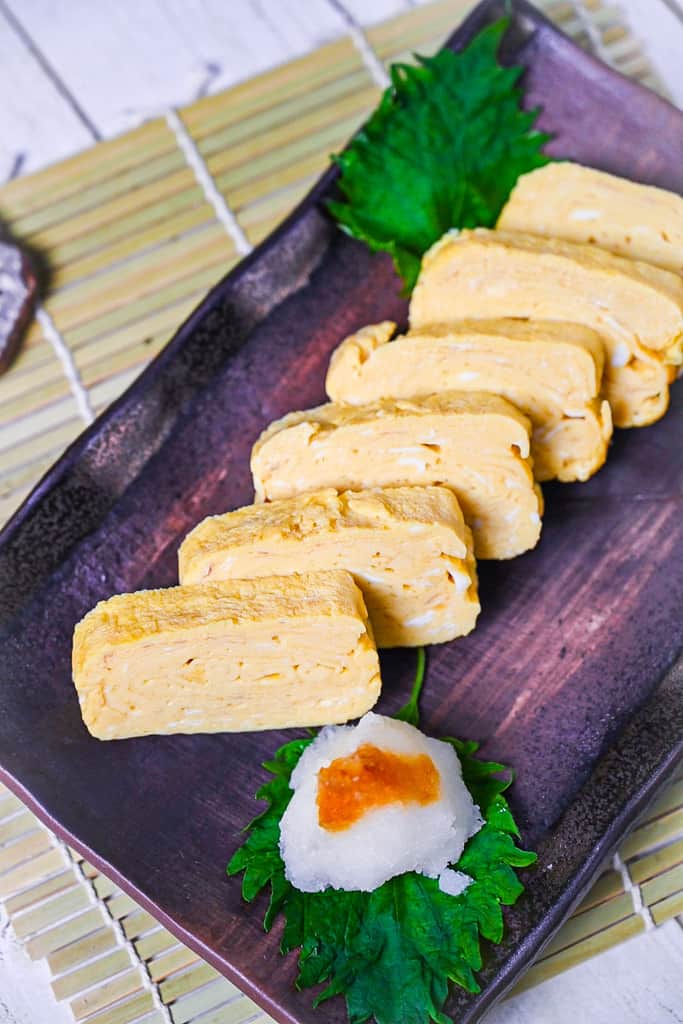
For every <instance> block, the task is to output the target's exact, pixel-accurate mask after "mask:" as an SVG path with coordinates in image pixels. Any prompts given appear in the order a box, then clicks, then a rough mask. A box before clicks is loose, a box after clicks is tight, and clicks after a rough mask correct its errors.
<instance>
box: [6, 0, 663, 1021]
mask: <svg viewBox="0 0 683 1024" xmlns="http://www.w3.org/2000/svg"><path fill="white" fill-rule="evenodd" d="M418 2H419V0H418ZM412 6H415V2H414V0H118V2H117V3H113V4H106V5H105V4H101V3H97V2H95V3H93V0H61V2H60V3H55V2H54V0H0V90H1V92H0V94H1V95H2V114H1V115H0V182H3V181H6V180H7V179H9V178H12V177H16V176H18V175H21V174H26V173H28V172H30V171H34V170H38V169H39V168H41V167H43V166H45V165H46V164H48V163H51V162H53V161H55V160H59V159H61V158H63V157H66V156H68V155H70V154H72V153H74V152H76V151H78V150H80V149H83V148H85V147H87V146H91V145H92V144H93V143H95V142H97V141H98V140H99V139H101V138H107V137H109V136H112V135H116V134H117V133H119V132H121V131H124V130H126V129H127V128H131V127H132V126H134V125H135V124H137V123H139V122H140V121H142V120H143V119H144V118H145V117H147V116H150V115H151V114H153V113H156V112H158V111H161V110H165V109H167V108H168V107H169V106H176V105H180V104H184V103H188V102H190V101H191V100H192V99H194V98H196V97H199V96H201V95H204V94H205V93H207V92H215V91H217V90H219V89H224V88H226V87H227V86H229V85H231V84H233V83H234V82H237V81H239V80H241V79H244V78H247V77H249V76H250V75H254V74H256V73H258V72H259V71H263V70H265V69H266V68H268V67H271V66H273V65H275V64H279V63H282V62H284V61H286V60H289V59H291V58H292V57H295V56H297V55H299V54H302V53H304V52H306V51H308V50H311V49H313V48H315V47H316V46H319V45H320V44H322V43H323V42H327V41H329V40H330V39H333V38H334V37H335V36H338V35H341V34H342V33H343V32H348V31H349V28H350V27H351V28H352V29H353V30H354V31H359V30H362V27H363V25H366V24H369V23H372V22H376V21H380V20H382V19H384V18H387V17H390V16H391V15H393V14H396V13H398V12H400V11H402V10H406V9H407V8H409V7H412ZM619 6H621V7H622V8H623V9H624V12H625V15H626V17H627V18H628V20H629V21H630V22H631V25H632V27H633V29H634V31H635V32H636V34H637V35H638V36H639V37H640V38H641V40H642V41H643V43H644V45H645V48H646V50H647V52H648V54H649V56H650V58H651V60H652V62H653V64H654V65H655V67H656V69H657V70H658V71H659V73H660V75H661V76H662V77H663V79H664V80H665V81H666V83H667V85H668V87H669V90H670V92H671V95H672V96H673V98H674V99H675V101H676V102H677V103H678V104H679V105H680V106H681V107H683V0H622V2H621V4H620V5H619ZM68 1019H69V1014H68V1012H67V1010H66V1009H65V1008H64V1007H63V1006H59V1005H58V1004H57V1003H56V1002H55V1001H54V999H53V998H52V995H51V992H50V990H49V987H48V978H47V973H46V968H45V965H44V964H42V963H37V964H36V963H32V962H30V961H29V960H28V957H27V956H26V955H25V953H24V951H23V949H22V948H21V945H20V944H19V943H18V942H17V941H16V940H15V939H14V938H13V937H12V934H11V930H10V929H9V927H8V926H7V922H6V920H4V919H3V918H2V916H1V915H0V1024H62V1022H65V1021H67V1020H68ZM489 1020H490V1021H491V1022H492V1024H574V1022H576V1021H581V1022H582V1021H590V1022H591V1024H664V1022H666V1024H675V1022H681V1024H683V922H681V921H677V920H674V921H669V922H668V923H667V924H666V925H664V926H662V927H660V928H659V929H656V930H654V931H650V932H649V933H647V934H645V935H643V936H642V937H640V938H637V939H634V940H632V941H631V942H629V943H626V944H624V945H622V946H620V947H617V948H616V949H613V950H610V951H609V952H606V953H603V954H602V955H601V956H599V957H597V958H596V959H594V960H592V961H589V962H588V963H584V964H582V965H580V966H578V967H576V968H574V969H573V970H572V971H569V972H567V973H565V974H563V975H560V976H559V977H557V978H555V979H553V980H551V981H549V982H546V983H545V984H543V985H542V986H540V987H538V988H536V989H532V990H530V991H528V992H525V993H523V994H521V995H519V996H516V997H515V998H514V999H511V1000H509V1001H508V1002H506V1003H504V1004H502V1005H501V1006H499V1007H497V1008H496V1009H495V1010H494V1011H493V1012H492V1013H491V1015H490V1017H489Z"/></svg>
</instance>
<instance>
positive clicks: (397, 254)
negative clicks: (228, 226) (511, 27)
mask: <svg viewBox="0 0 683 1024" xmlns="http://www.w3.org/2000/svg"><path fill="white" fill-rule="evenodd" d="M508 21H509V20H508V19H507V18H503V19H501V20H500V21H498V22H496V23H495V24H493V25H490V26H489V27H487V28H485V29H483V31H481V32H480V33H479V34H478V35H477V36H475V38H474V39H473V40H472V42H471V43H469V45H468V46H467V47H466V48H465V49H464V50H462V52H460V53H457V54H456V53H453V51H452V50H442V51H441V52H440V53H438V54H437V55H436V56H435V57H420V56H417V65H416V66H414V67H413V66H410V65H407V64H395V65H393V66H392V68H391V86H390V87H389V88H388V89H387V90H386V92H385V93H384V95H383V97H382V100H381V102H380V104H379V106H378V107H377V109H376V110H375V112H374V113H373V115H372V116H371V117H370V119H369V121H368V122H367V123H366V124H365V125H364V127H363V128H362V129H361V130H360V131H359V132H358V133H357V135H356V136H355V137H354V138H353V140H352V141H351V143H350V144H349V146H348V147H347V148H346V149H345V150H344V151H343V152H342V153H339V154H336V155H334V156H333V158H332V159H333V160H334V161H335V163H337V164H338V166H339V167H340V169H341V178H340V181H339V187H340V189H341V192H342V194H343V195H344V197H345V199H346V202H330V203H329V204H328V206H329V209H330V211H331V213H332V214H333V216H334V217H335V218H336V220H337V221H338V222H339V224H340V225H341V227H342V228H344V230H345V231H347V232H348V233H349V234H350V235H353V236H354V237H355V238H358V239H360V240H361V241H363V242H365V243H366V244H367V245H369V246H370V248H371V249H374V250H377V251H383V252H388V253H390V254H391V256H392V257H393V260H394V264H395V266H396V270H397V271H398V273H399V274H400V276H401V277H402V278H403V281H404V284H405V290H406V292H407V293H409V292H410V291H411V290H412V288H413V286H414V284H415V281H416V280H417V275H418V272H419V269H420V260H421V258H422V256H423V254H424V253H425V252H426V251H427V249H428V248H429V247H430V246H431V245H432V244H433V243H434V242H436V241H437V239H439V238H440V237H441V236H442V235H443V234H444V232H445V231H447V230H448V229H449V228H472V227H477V226H482V227H493V226H494V225H495V223H496V220H497V219H498V215H499V213H500V211H501V210H502V208H503V206H504V204H505V202H506V200H507V198H508V196H509V194H510V192H511V190H512V188H513V186H514V184H515V182H516V181H517V178H518V177H519V176H520V175H521V174H525V173H526V172H527V171H531V170H533V169H534V168H535V167H540V166H542V165H543V164H545V163H547V162H548V157H546V156H545V155H544V154H543V153H542V152H541V147H542V146H543V145H544V143H545V142H546V141H547V140H548V138H549V136H548V135H545V134H543V133H542V132H539V131H536V130H535V129H534V124H535V122H536V118H537V116H538V111H536V110H532V111H524V110H522V108H521V106H520V99H521V89H520V88H519V87H518V84H517V83H518V80H519V78H520V75H521V74H522V68H521V67H510V68H506V67H503V66H502V65H501V64H499V63H498V59H497V54H498V49H499V46H500V42H501V39H502V37H503V34H504V33H505V30H506V28H507V26H508Z"/></svg>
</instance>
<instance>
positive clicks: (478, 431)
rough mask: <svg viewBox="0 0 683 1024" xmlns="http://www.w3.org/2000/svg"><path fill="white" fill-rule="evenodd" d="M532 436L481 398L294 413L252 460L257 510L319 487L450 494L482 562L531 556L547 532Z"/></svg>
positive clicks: (503, 408) (510, 409)
mask: <svg viewBox="0 0 683 1024" xmlns="http://www.w3.org/2000/svg"><path fill="white" fill-rule="evenodd" d="M530 434H531V424H530V422H529V420H528V419H527V418H526V416H524V414H523V413H521V412H520V411H519V410H518V409H516V408H515V407H514V406H513V405H511V404H510V403H509V402H506V401H505V399H504V398H500V397H499V396H497V395H489V394H482V393H479V392H471V393H464V392H444V393H442V394H439V395H432V396H431V397H429V398H425V399H421V400H414V401H408V400H395V401H392V400H388V399H387V400H383V401H380V402H372V403H369V404H368V405H362V406H349V405H336V404H335V403H333V402H330V403H328V404H327V405H321V406H318V408H317V409H308V410H307V411H305V412H295V413H290V414H289V415H288V416H285V417H284V418H283V419H281V420H277V421H276V422H275V423H273V424H271V426H270V427H268V429H267V430H265V431H264V432H263V434H261V437H260V438H259V439H258V441H257V442H256V444H255V445H254V448H253V450H252V456H251V470H252V474H253V477H254V487H255V491H256V500H257V501H272V500H274V499H276V498H288V497H291V496H292V495H295V494H302V493H305V492H306V491H314V490H318V489H319V488H321V487H335V488H336V489H337V490H365V489H367V488H370V487H399V486H411V485H420V486H426V485H429V484H444V485H445V486H447V487H450V488H451V490H453V491H454V492H455V495H456V497H457V499H458V501H459V503H460V506H461V508H462V511H463V513H464V516H465V520H466V521H467V523H468V525H469V526H470V527H471V529H472V533H473V535H474V553H475V555H476V556H477V558H513V557H514V556H515V555H519V554H521V553H522V552H523V551H527V550H528V549H529V548H532V547H534V545H535V544H536V542H537V541H538V538H539V535H540V531H541V513H542V511H543V503H542V502H543V499H542V496H541V492H540V490H539V488H538V486H537V485H536V484H535V483H534V478H533V472H532V467H531V460H530V457H529V449H530V442H529V438H530Z"/></svg>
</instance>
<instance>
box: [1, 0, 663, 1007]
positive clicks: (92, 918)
mask: <svg viewBox="0 0 683 1024" xmlns="http://www.w3.org/2000/svg"><path fill="white" fill-rule="evenodd" d="M537 3H538V0H537ZM538 5H539V6H540V7H541V8H542V9H543V10H544V11H545V12H546V13H547V14H548V15H549V16H550V17H551V18H552V19H553V20H554V21H556V22H557V23H558V24H559V25H560V26H561V27H562V28H563V29H564V31H565V32H567V33H568V34H569V35H571V36H572V37H573V38H574V39H576V40H577V41H578V42H579V43H580V44H581V45H583V46H585V47H586V48H588V49H591V50H592V51H593V52H595V53H597V54H598V55H599V56H600V57H602V58H603V59H604V60H606V61H608V62H609V63H611V64H613V65H614V66H615V67H617V68H618V69H619V70H621V71H623V72H624V73H626V74H629V75H632V76H633V77H636V78H638V79H639V80H640V81H642V82H644V83H645V84H647V85H649V86H650V87H651V88H654V89H656V90H657V91H659V92H661V93H665V88H664V86H663V84H662V83H661V81H659V80H658V79H657V77H656V75H655V74H654V73H653V71H652V68H651V67H650V66H649V65H648V62H647V60H646V58H645V57H644V55H643V53H642V51H641V49H640V47H639V44H638V42H637V41H636V40H635V39H634V38H633V36H632V35H630V33H629V31H628V29H627V28H626V27H625V26H624V25H623V24H621V23H620V21H619V15H618V12H617V11H616V9H615V8H614V7H612V6H610V5H607V4H605V3H603V2H602V0H583V2H579V0H573V2H562V0H542V2H540V3H538ZM472 6H473V4H472V3H469V2H466V0H447V2H443V0H442V2H438V3H432V4H429V5H427V6H424V7H419V8H416V9H413V10H411V11H410V12H409V13H407V14H403V15H401V16H399V17H396V18H394V19H392V20H390V21H387V22H384V23H382V24H380V25H377V26H375V27H373V28H371V29H368V30H367V32H366V38H367V42H368V43H369V46H370V48H371V50H372V51H374V54H375V55H376V56H377V57H379V59H380V60H381V61H382V62H383V63H385V64H387V63H389V62H391V61H396V60H407V59H410V53H411V52H412V51H417V52H421V53H429V52H433V51H434V50H435V49H437V48H438V46H439V45H440V43H441V42H442V41H443V39H444V38H445V36H446V35H447V34H448V33H449V32H450V31H451V30H452V29H453V27H454V25H455V24H456V23H457V22H458V21H459V20H460V19H461V17H462V16H463V15H464V14H465V13H466V12H467V10H469V9H470V8H471V7H472ZM366 60H367V54H365V55H363V54H362V53H361V52H360V51H359V50H358V49H357V48H356V47H355V45H354V42H353V40H352V39H351V38H350V37H346V38H341V39H339V40H337V41H336V42H333V43H331V44H329V45H327V46H325V47H323V48H321V49H320V50H317V51H316V52H314V53H311V54H309V55H307V56H305V57H302V58H301V59H299V60H296V61H294V62H292V63H290V64H286V65H283V66H281V67H278V68H275V69H274V70H272V71H269V72H268V73H266V74H263V75H260V76H259V77H257V78H254V79H251V80H249V81H247V82H244V83H242V84H240V85H238V86H236V87H234V88H232V89H229V90H227V91H226V92H222V93H219V94H217V95H214V96H210V97H207V98H204V99H202V100H199V101H198V102H196V103H194V104H192V105H191V106H188V107H185V108H183V109H181V110H179V111H175V112H174V111H169V112H165V113H164V114H163V115H162V116H159V117H158V118H156V119H153V120H150V121H148V122H146V123H145V124H143V125H142V126H141V127H139V128H137V129H135V130H134V131H131V132H128V133H127V134H125V135H122V136H119V137H118V138H115V139H112V140H111V141H108V142H103V143H100V144H99V145H97V146H95V147H93V148H92V149H90V150H88V151H86V152H84V153H81V154H79V155H77V156H75V157H73V158H72V159H69V160H66V161H64V162H62V163H60V164H57V165H55V166H52V167H48V168H47V169H46V170H44V171H41V172H39V173H37V174H33V175H30V176H28V177H25V178H19V179H16V180H14V181H12V182H10V183H9V184H7V185H5V186H4V187H2V188H0V218H2V219H3V220H4V221H5V222H6V223H7V224H8V225H9V227H10V228H11V231H12V233H13V234H14V235H15V237H17V238H18V239H20V240H21V241H22V242H23V243H24V244H25V245H27V246H28V247H29V248H30V249H31V250H32V251H33V252H34V253H35V254H36V255H37V257H38V259H39V261H40V262H41V264H43V265H44V266H45V268H46V274H47V277H48V281H49V283H48V287H47V289H46V290H45V298H44V300H43V303H42V306H41V307H40V309H39V312H38V315H37V317H36V319H35V321H34V322H33V324H32V325H31V327H30V329H29V331H28V335H27V338H26V340H25V342H24V346H23V349H22V352H21V354H20V356H19V358H18V359H17V361H16V362H15V364H14V366H13V367H12V369H11V370H10V372H9V373H7V374H5V375H4V376H2V377H0V523H1V522H3V521H4V520H5V519H6V518H7V517H8V516H9V515H10V514H11V512H12V511H13V510H14V509H15V508H16V507H17V506H18V504H19V503H20V502H21V500H22V499H23V498H24V497H25V496H26V494H27V493H28V491H29V490H30V489H31V487H32V486H33V485H34V484H35V483H36V481H37V480H38V479H39V478H40V476H41V475H42V473H43V472H44V471H45V470H46V469H47V468H48V466H49V465H50V464H51V463H52V462H53V461H54V459H56V458H57V457H58V456H59V454H60V453H61V452H62V451H63V449H64V447H65V446H66V445H67V444H68V443H69V442H70V441H72V440H73V439H74V438H75V437H76V436H77V435H78V434H79V433H80V431H81V430H82V429H83V426H84V423H87V422H89V421H90V420H91V419H92V417H93V415H95V414H97V413H99V412H100V411H101V410H102V409H104V408H105V407H106V406H107V405H108V404H109V403H110V402H111V401H113V399H115V398H116V397H117V396H118V395H119V394H120V393H121V392H122V391H123V390H124V389H125V388H126V387H127V386H128V384H130V382H131V381H132V380H133V379H134V378H135V377H136V376H137V375H138V374H139V373H140V371H141V370H142V369H143V367H144V366H145V365H146V363H147V362H148V361H149V359H150V358H151V357H152V356H153V355H155V354H156V353H157V352H158V351H159V350H160V349H161V348H162V347H163V345H164V344H165V343H166V342H167V341H168V339H169V338H170V337H171V335H172V334H173V332H174V330H175V328H176V327H177V326H178V325H179V324H180V323H181V322H182V321H183V319H184V318H185V317H186V316H187V315H188V314H189V313H190V312H191V310H192V309H193V308H194V307H195V306H196V304H197V303H198V302H199V300H200V299H201V298H202V297H203V295H204V294H205V293H206V291H207V290H208V288H209V287H210V286H211V285H213V284H214V283H215V282H216V281H218V280H219V279H220V278H221V277H222V276H223V275H224V274H225V273H226V271H227V270H228V269H229V268H230V267H231V266H232V265H233V264H234V263H236V262H237V261H238V260H239V258H240V256H241V255H243V254H244V253H245V252H247V251H248V250H249V248H250V247H251V246H253V245H255V244H256V243H258V242H259V241H260V240H261V239H262V238H264V237H265V236H266V235H267V234H268V233H269V232H270V231H271V230H272V228H273V227H274V226H275V225H276V224H277V223H278V222H279V221H280V220H281V219H282V218H283V217H284V215H285V214H286V213H287V212H288V211H289V210H290V209H291V207H292V206H293V205H294V203H296V202H297V201H298V199H299V198H301V196H302V195H304V193H305V192H306V191H307V189H308V188H309V187H310V185H311V184H312V182H313V181H314V180H315V179H316V178H317V177H318V175H319V174H320V173H321V171H322V170H323V169H324V168H325V166H326V164H327V160H328V154H329V153H330V152H331V151H334V150H337V149H339V148H340V147H341V146H342V145H343V144H344V142H345V140H346V139H347V138H348V136H349V135H350V134H351V133H352V132H353V130H354V129H355V128H356V127H357V126H358V125H359V124H360V123H361V122H362V121H363V119H364V118H365V117H366V116H367V114H368V113H369V112H370V110H371V109H372V108H373V106H374V105H375V103H376V102H377V99H378V97H379V94H380V87H379V85H378V81H377V79H378V77H379V76H378V75H377V70H376V67H375V68H373V62H372V60H367V63H366ZM226 854H227V851H226ZM639 896H640V899H642V909H641V908H640V903H639V898H638V897H639ZM0 902H1V903H2V905H3V906H4V909H5V911H6V913H7V915H8V916H9V919H10V920H11V922H12V926H13V928H14V931H15V933H16V935H17V937H18V938H19V939H20V940H21V941H22V942H23V943H24V945H25V948H26V950H27V951H28V953H29V955H30V956H31V957H32V958H34V959H43V960H46V961H47V964H48V967H49V970H50V973H51V977H52V979H53V980H52V987H53V990H54V994H55V996H56V998H57V999H59V1000H63V1001H65V1002H66V1003H67V1004H68V1005H69V1007H70V1009H71V1013H72V1015H73V1017H74V1019H75V1020H76V1021H88V1022H92V1024H130V1022H133V1021H137V1020H141V1021H144V1022H146V1024H147V1022H150V1024H151V1022H155V1024H156V1022H162V1021H165V1022H166V1024H169V1022H171V1021H172V1022H173V1024H190V1022H195V1021H196V1022H197V1024H200V1022H201V1024H246V1022H247V1021H249V1022H251V1021H254V1022H260V1024H265V1022H267V1021H268V1020H269V1018H268V1017H266V1016H265V1015H264V1014H263V1013H261V1012H260V1011H259V1010H258V1008H257V1007H256V1006H255V1005H254V1004H253V1003H252V1002H251V1001H250V1000H249V999H247V998H246V997H245V996H243V995H241V993H240V992H239V991H238V990H237V989H236V988H235V987H234V985H232V984H231V983H230V982H228V981H227V980H225V979H224V978H222V977H220V976H219V975H217V974H216V972H215V971H214V970H213V969H212V968H210V967H209V966H208V965H207V964H204V963H203V962H202V961H200V960H199V959H198V958H197V957H196V956H195V955H194V954H193V953H191V952H190V951H189V950H187V949H186V948H185V947H184V946H182V945H180V944H179V943H177V942H176V941H175V939H174V938H173V937H172V936H171V935H170V934H169V933H168V932H167V931H165V930H164V929H163V928H162V927H161V926H159V925H158V924H156V922H155V921H154V920H153V918H152V917H150V915H149V914H148V913H146V912H145V911H143V910H141V909H140V908H139V907H137V906H136V905H135V903H134V902H133V901H132V900H131V899H130V898H129V897H128V896H126V895H125V894H123V893H122V892H121V891H120V890H119V889H118V888H117V887H116V886H115V885H114V884H113V883H111V882H110V881H109V880H108V879H107V878H105V877H104V876H103V875H101V874H99V873H98V872H97V871H96V870H95V869H94V868H92V867H91V866H90V865H89V864H87V863H86V862H84V861H83V860H82V859H81V858H80V857H78V855H76V854H75V853H73V851H70V850H69V849H67V848H66V847H65V846H64V845H63V844H62V843H60V842H59V841H58V840H57V839H56V838H55V837H54V836H53V835H52V834H51V833H50V832H49V831H48V830H47V829H46V828H45V827H44V826H43V825H41V824H40V822H38V820H37V819H36V818H35V817H34V816H33V814H32V813H31V812H30V811H28V810H27V809H26V808H25V807H23V805H22V804H21V803H20V802H19V801H18V800H17V799H16V798H15V797H14V796H12V795H11V794H10V793H9V792H8V791H7V790H5V789H3V788H2V787H1V786H0ZM681 912H683V773H681V775H680V776H679V777H678V778H677V780H676V781H674V783H673V785H672V786H671V787H670V788H669V789H668V791H667V792H666V793H665V794H664V795H663V796H662V797H661V799H660V800H659V802H658V804H657V805H656V806H655V807H653V808H652V810H651V811H650V812H649V813H648V815H647V816H646V818H645V819H643V821H642V822H641V823H640V825H639V827H638V828H637V829H636V830H635V831H634V832H633V833H632V835H631V836H630V837H629V838H628V839H627V840H626V842H625V843H624V844H623V846H622V849H621V851H620V857H619V858H617V859H616V861H615V863H614V864H612V865H610V866H608V867H607V868H606V869H605V871H604V873H603V875H602V877H601V878H600V880H599V881H598V882H597V884H596V885H595V887H594V889H593V890H592V892H591V894H590V895H589V897H588V898H587V899H586V900H585V901H584V903H583V904H582V906H581V907H580V908H579V910H578V911H577V912H576V913H575V914H574V916H573V917H572V918H571V920H570V921H569V922H568V923H567V924H566V925H565V926H564V928H563V929H562V930H561V932H560V933H559V934H558V936H557V937H556V938H555V940H554V941H553V943H552V945H551V946H549V947H548V948H547V949H546V950H545V951H544V954H543V958H542V959H541V960H540V961H539V962H538V963H537V964H536V965H535V966H533V967H532V968H531V970H530V971H529V972H528V973H527V974H526V975H525V977H524V979H523V981H522V986H521V987H528V986H530V985H533V984H536V983H538V982H540V981H542V980H543V979H545V978H548V977H550V976H552V975H554V974H557V973H558V972H560V971H563V970H565V969H567V968H568V967H571V966H572V965H573V964H576V963H578V962H580V961H582V960H585V959H587V958H588V957H591V956H594V955H595V954H597V953H599V952H601V951H602V950H603V949H606V948H608V947H610V946H613V945H615V944H616V943H619V942H621V941H623V940H625V939H627V938H629V937H631V936H633V935H636V934H638V933H640V932H643V931H645V930H646V929H647V928H650V927H653V926H656V925H658V924H660V923H662V922H663V921H665V920H667V919H669V918H670V917H673V916H674V915H676V914H680V913H681Z"/></svg>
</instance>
